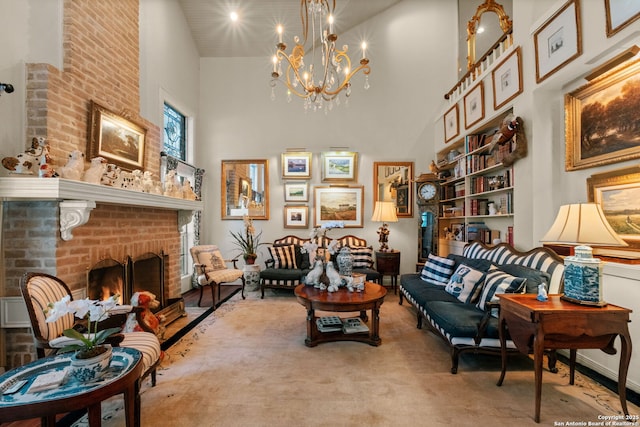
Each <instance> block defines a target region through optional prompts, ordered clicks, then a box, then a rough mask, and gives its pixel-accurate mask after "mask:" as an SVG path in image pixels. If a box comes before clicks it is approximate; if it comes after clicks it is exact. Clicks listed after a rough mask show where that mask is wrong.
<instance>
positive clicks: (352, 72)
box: [325, 64, 371, 95]
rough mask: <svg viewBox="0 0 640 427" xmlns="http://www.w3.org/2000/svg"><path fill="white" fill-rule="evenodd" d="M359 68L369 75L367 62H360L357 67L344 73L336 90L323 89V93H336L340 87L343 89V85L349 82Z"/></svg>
mask: <svg viewBox="0 0 640 427" xmlns="http://www.w3.org/2000/svg"><path fill="white" fill-rule="evenodd" d="M360 70H363V71H362V72H363V73H364V74H365V75H369V73H370V72H371V67H369V64H360V66H359V67H358V68H356V69H355V70H353V71H351V72H350V73H349V74H347V75H346V77H345V78H344V80H343V82H342V84H341V85H340V86H338V87H337V88H336V90H332V91H325V93H326V94H327V95H337V94H338V93H339V92H340V91H341V90H342V89H344V87H345V86H347V85H348V84H349V83H350V81H351V77H353V76H355V75H356V74H357V73H358V72H359V71H360Z"/></svg>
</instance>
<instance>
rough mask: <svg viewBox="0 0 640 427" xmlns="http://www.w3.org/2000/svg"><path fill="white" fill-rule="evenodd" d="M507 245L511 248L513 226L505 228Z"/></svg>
mask: <svg viewBox="0 0 640 427" xmlns="http://www.w3.org/2000/svg"><path fill="white" fill-rule="evenodd" d="M507 243H509V244H510V245H511V246H513V226H511V225H510V226H508V227H507Z"/></svg>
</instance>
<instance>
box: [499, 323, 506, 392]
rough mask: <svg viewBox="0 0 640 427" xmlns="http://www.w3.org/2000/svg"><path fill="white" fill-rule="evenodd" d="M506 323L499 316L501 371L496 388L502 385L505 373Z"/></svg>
mask: <svg viewBox="0 0 640 427" xmlns="http://www.w3.org/2000/svg"><path fill="white" fill-rule="evenodd" d="M506 329H507V321H506V320H505V319H504V318H503V317H502V316H501V317H500V324H499V325H498V334H499V337H500V356H501V358H502V371H501V372H500V378H499V379H498V384H497V385H498V387H500V386H501V385H502V382H503V381H504V376H505V374H506V373H507V337H506V336H507V335H506V334H507V330H506Z"/></svg>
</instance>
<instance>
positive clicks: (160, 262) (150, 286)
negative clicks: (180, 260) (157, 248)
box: [131, 252, 166, 312]
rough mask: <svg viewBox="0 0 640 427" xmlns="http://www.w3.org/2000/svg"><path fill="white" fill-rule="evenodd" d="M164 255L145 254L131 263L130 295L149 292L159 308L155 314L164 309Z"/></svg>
mask: <svg viewBox="0 0 640 427" xmlns="http://www.w3.org/2000/svg"><path fill="white" fill-rule="evenodd" d="M165 258H166V255H165V254H164V253H162V252H161V253H160V254H155V253H153V252H147V253H146V254H143V255H140V256H139V257H136V258H134V259H133V260H132V261H131V295H133V294H135V293H136V292H140V291H147V292H151V293H152V294H154V295H155V296H156V300H157V301H158V302H159V303H160V306H159V307H158V308H157V309H155V310H153V311H154V312H157V311H159V310H161V309H162V308H164V307H165V296H164V261H165Z"/></svg>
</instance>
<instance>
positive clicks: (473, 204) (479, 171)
mask: <svg viewBox="0 0 640 427" xmlns="http://www.w3.org/2000/svg"><path fill="white" fill-rule="evenodd" d="M509 113H511V111H506V112H503V113H502V114H500V115H499V116H495V117H493V118H490V119H489V120H487V121H486V122H485V124H484V125H481V126H480V128H478V129H477V130H474V131H473V133H469V134H467V135H465V136H463V137H462V138H461V139H460V140H458V141H456V142H454V143H453V144H452V145H449V146H448V147H447V148H446V149H443V150H442V151H439V152H438V153H437V161H436V162H437V165H438V167H439V170H440V173H441V174H442V176H444V178H443V180H442V181H441V182H440V198H439V208H440V212H439V216H438V221H439V230H438V235H439V239H446V234H447V233H446V231H445V229H446V230H447V231H451V230H452V229H455V230H459V229H460V228H462V230H463V233H464V234H463V236H464V237H463V242H468V241H472V240H474V239H480V240H483V241H484V242H485V243H492V242H493V240H494V239H501V240H502V241H507V242H511V243H513V219H514V216H515V213H514V209H513V194H514V190H515V186H514V175H513V167H512V166H505V165H504V164H502V158H503V157H504V155H505V154H506V153H508V152H509V151H510V149H511V146H513V145H514V144H515V140H514V139H512V140H511V143H507V144H504V145H503V146H498V145H493V146H492V145H491V140H492V138H493V135H494V134H495V133H496V132H497V131H498V129H499V127H500V124H501V122H502V120H503V118H504V117H505V116H506V115H507V114H509ZM514 138H515V136H514ZM458 152H459V153H461V154H457V153H458ZM453 153H455V154H456V155H455V156H454V155H453ZM490 205H491V210H490V208H489V206H490ZM452 211H454V212H456V213H458V214H457V215H455V216H452V215H451V212H452ZM490 212H491V213H493V215H491V214H490ZM451 248H452V246H451V245H440V246H439V254H440V255H441V256H446V255H448V252H447V251H448V250H450V249H451Z"/></svg>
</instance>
